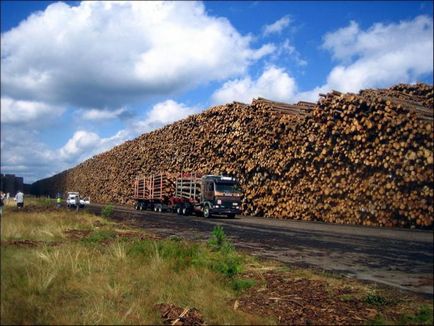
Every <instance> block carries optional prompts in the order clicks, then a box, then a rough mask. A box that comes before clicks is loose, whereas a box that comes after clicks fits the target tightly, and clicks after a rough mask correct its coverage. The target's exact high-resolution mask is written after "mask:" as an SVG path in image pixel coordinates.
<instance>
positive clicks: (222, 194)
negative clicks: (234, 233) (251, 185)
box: [201, 175, 242, 218]
mask: <svg viewBox="0 0 434 326" xmlns="http://www.w3.org/2000/svg"><path fill="white" fill-rule="evenodd" d="M201 189H202V191H201V206H202V209H203V214H204V216H205V217H211V216H212V215H227V216H228V217H230V218H234V217H235V215H236V214H239V213H240V207H241V194H242V193H241V189H240V187H239V185H238V183H237V182H236V180H235V179H234V178H231V177H224V176H214V175H206V176H203V177H202V184H201Z"/></svg>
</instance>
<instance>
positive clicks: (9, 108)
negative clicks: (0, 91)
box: [1, 97, 64, 125]
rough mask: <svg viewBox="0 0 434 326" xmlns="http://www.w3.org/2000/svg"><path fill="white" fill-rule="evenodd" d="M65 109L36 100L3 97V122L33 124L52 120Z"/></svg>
mask: <svg viewBox="0 0 434 326" xmlns="http://www.w3.org/2000/svg"><path fill="white" fill-rule="evenodd" d="M63 112H64V109H62V108H59V107H57V106H52V105H48V104H45V103H41V102H35V101H20V100H14V99H11V98H9V97H2V98H1V121H2V124H21V125H22V124H31V123H35V122H39V121H41V120H42V121H44V120H47V119H48V120H52V119H55V118H58V117H59V116H60V115H62V114H63Z"/></svg>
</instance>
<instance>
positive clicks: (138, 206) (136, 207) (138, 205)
mask: <svg viewBox="0 0 434 326" xmlns="http://www.w3.org/2000/svg"><path fill="white" fill-rule="evenodd" d="M140 206H141V205H140V204H139V203H136V205H135V206H134V208H135V209H136V211H138V210H139V209H140Z"/></svg>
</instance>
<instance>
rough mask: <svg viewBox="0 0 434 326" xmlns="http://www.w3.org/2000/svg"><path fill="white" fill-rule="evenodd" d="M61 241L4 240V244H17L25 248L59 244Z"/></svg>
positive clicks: (2, 243)
mask: <svg viewBox="0 0 434 326" xmlns="http://www.w3.org/2000/svg"><path fill="white" fill-rule="evenodd" d="M60 244H61V242H57V241H36V240H2V241H1V245H2V246H17V247H23V248H34V247H38V246H43V245H46V246H52V247H54V246H58V245H60Z"/></svg>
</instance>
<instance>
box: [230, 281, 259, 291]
mask: <svg viewBox="0 0 434 326" xmlns="http://www.w3.org/2000/svg"><path fill="white" fill-rule="evenodd" d="M255 284H256V282H255V280H249V279H240V278H237V279H234V280H232V289H233V290H234V291H236V292H238V293H240V292H243V291H244V290H247V289H249V288H251V287H252V286H254V285H255Z"/></svg>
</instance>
